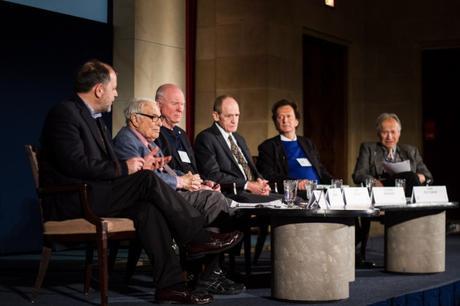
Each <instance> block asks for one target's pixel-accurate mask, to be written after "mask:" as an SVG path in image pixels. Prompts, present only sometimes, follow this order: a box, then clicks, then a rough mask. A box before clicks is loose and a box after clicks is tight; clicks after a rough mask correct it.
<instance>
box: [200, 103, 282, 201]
mask: <svg viewBox="0 0 460 306" xmlns="http://www.w3.org/2000/svg"><path fill="white" fill-rule="evenodd" d="M213 109H214V111H213V113H212V117H213V119H214V124H213V125H212V126H211V127H209V128H207V129H205V130H204V131H202V132H201V133H199V134H198V136H197V137H196V141H195V155H196V159H197V165H198V170H199V171H200V173H201V174H202V175H203V176H204V177H205V178H206V179H210V180H213V181H215V182H217V183H219V184H220V185H221V186H222V187H223V189H225V188H224V187H227V186H233V184H235V186H236V189H237V193H238V195H237V196H236V197H237V198H240V199H242V200H243V201H246V202H252V201H267V200H272V199H273V198H272V197H271V196H269V193H270V187H269V185H268V181H266V180H264V179H263V178H262V176H261V175H260V173H259V171H257V168H256V166H255V164H254V162H253V160H252V156H251V154H250V152H249V148H248V146H247V144H246V141H245V140H244V138H243V137H242V136H240V135H239V134H238V133H236V131H237V129H238V122H239V117H240V109H239V105H238V102H237V101H236V100H235V98H233V97H231V96H228V95H223V96H219V97H217V98H216V100H215V102H214V108H213ZM227 188H228V187H227ZM228 195H229V196H233V195H232V193H231V192H229V193H228ZM267 196H268V197H267Z"/></svg>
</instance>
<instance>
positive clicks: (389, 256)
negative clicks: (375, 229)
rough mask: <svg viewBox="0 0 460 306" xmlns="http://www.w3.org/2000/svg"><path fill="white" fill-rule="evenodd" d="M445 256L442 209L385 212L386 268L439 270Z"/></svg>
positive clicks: (409, 270)
mask: <svg viewBox="0 0 460 306" xmlns="http://www.w3.org/2000/svg"><path fill="white" fill-rule="evenodd" d="M445 258H446V213H445V211H442V212H440V211H439V210H436V211H432V210H430V211H386V212H385V269H386V271H389V272H400V273H436V272H443V271H445Z"/></svg>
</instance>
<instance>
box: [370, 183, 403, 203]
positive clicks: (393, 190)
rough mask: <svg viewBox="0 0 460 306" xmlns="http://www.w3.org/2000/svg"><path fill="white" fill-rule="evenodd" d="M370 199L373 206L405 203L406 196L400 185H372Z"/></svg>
mask: <svg viewBox="0 0 460 306" xmlns="http://www.w3.org/2000/svg"><path fill="white" fill-rule="evenodd" d="M372 199H373V200H374V204H375V206H385V205H405V204H406V196H405V194H404V188H402V187H373V188H372Z"/></svg>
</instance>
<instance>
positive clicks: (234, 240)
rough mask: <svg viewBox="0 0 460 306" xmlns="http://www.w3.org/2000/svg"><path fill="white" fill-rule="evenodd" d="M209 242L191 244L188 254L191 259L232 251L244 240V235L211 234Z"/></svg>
mask: <svg viewBox="0 0 460 306" xmlns="http://www.w3.org/2000/svg"><path fill="white" fill-rule="evenodd" d="M209 237H210V238H209V240H208V241H206V242H200V243H190V244H189V245H188V247H187V254H188V255H189V256H190V257H197V256H201V255H205V254H216V253H221V252H223V251H225V250H228V249H231V248H232V247H234V246H235V245H237V244H238V243H239V242H240V241H241V240H242V239H243V233H242V232H240V231H233V232H230V233H211V232H210V233H209Z"/></svg>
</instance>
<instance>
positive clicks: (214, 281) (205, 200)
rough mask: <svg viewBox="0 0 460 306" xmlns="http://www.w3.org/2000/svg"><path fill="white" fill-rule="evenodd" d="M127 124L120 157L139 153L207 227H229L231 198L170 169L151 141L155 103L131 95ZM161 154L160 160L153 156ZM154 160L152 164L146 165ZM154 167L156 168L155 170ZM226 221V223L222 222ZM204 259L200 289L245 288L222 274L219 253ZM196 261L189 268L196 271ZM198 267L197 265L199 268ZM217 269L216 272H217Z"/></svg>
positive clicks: (119, 141) (156, 128)
mask: <svg viewBox="0 0 460 306" xmlns="http://www.w3.org/2000/svg"><path fill="white" fill-rule="evenodd" d="M125 118H126V126H125V127H123V128H122V129H121V130H120V131H119V132H118V134H117V136H116V137H115V139H114V145H115V152H116V154H117V156H118V158H119V159H120V160H129V159H131V158H135V157H142V158H144V160H145V161H146V162H145V163H146V164H147V165H148V166H149V167H151V169H152V170H154V171H155V174H157V175H158V176H159V177H160V178H161V179H162V180H163V181H164V182H165V183H166V184H168V185H169V186H170V187H171V188H173V189H174V190H177V191H178V192H179V194H180V195H181V196H182V197H183V198H185V200H186V201H187V202H189V203H190V204H191V205H192V206H194V207H195V208H196V209H198V211H200V212H201V213H202V215H203V216H204V217H205V219H206V225H207V226H209V227H219V228H221V229H222V227H223V228H227V229H228V227H229V225H230V224H231V220H230V218H229V214H230V209H229V207H230V202H231V200H229V199H227V198H226V197H225V196H224V195H223V194H222V193H220V192H217V190H213V189H212V188H211V187H209V186H207V185H205V184H204V183H203V180H202V179H201V178H200V176H199V175H198V174H192V173H191V172H187V173H186V174H184V173H183V172H181V171H179V170H173V169H171V167H170V166H169V165H168V164H167V162H168V161H169V160H170V157H164V155H163V152H162V151H161V150H160V148H159V147H158V146H157V145H156V144H155V143H154V141H155V139H157V138H158V136H159V134H160V127H161V126H162V120H161V119H162V116H161V113H160V109H159V107H158V105H157V103H156V102H155V101H153V100H151V99H149V98H138V99H134V100H133V101H132V102H131V103H130V104H129V105H128V107H127V108H126V109H125ZM158 157H162V160H160V162H159V163H160V164H159V165H158V164H155V160H158ZM150 161H153V165H149V163H151V162H150ZM155 169H156V170H155ZM224 222H226V224H224ZM211 257H212V258H208V259H206V260H207V262H206V269H205V271H204V272H203V273H202V274H201V276H200V279H199V280H197V285H198V287H199V289H205V290H207V291H208V292H209V293H213V294H237V293H240V292H241V291H243V290H244V285H243V284H239V283H235V282H233V281H231V280H229V279H227V278H226V277H225V275H224V274H223V273H222V272H221V270H220V268H219V266H218V256H211ZM196 267H197V265H196V263H192V266H191V267H188V270H193V272H194V273H195V275H196V274H199V271H197V269H196ZM198 270H199V269H198ZM215 271H218V274H219V275H216V273H215Z"/></svg>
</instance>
